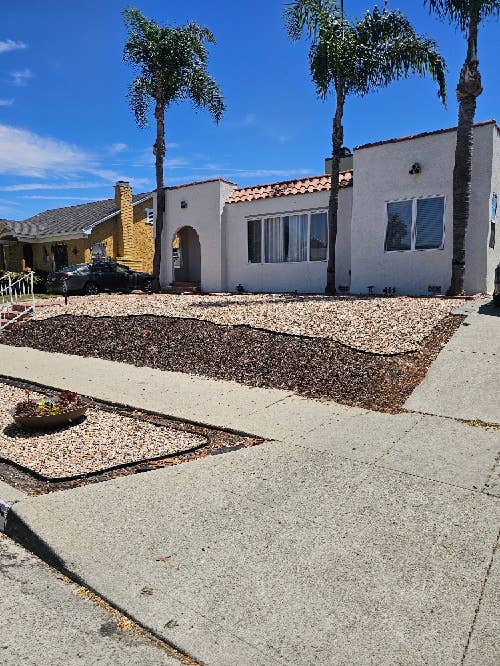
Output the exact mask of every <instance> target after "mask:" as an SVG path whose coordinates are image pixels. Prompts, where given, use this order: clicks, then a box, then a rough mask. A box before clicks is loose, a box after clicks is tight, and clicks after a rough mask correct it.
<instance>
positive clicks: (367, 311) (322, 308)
mask: <svg viewBox="0 0 500 666" xmlns="http://www.w3.org/2000/svg"><path fill="white" fill-rule="evenodd" d="M461 304H462V301H460V300H451V299H442V298H408V297H397V298H375V297H373V298H368V297H367V298H363V297H327V296H300V295H298V296H293V295H281V294H244V295H241V296H240V295H229V294H213V295H206V296H196V295H180V296H176V295H167V294H157V295H156V294H155V295H145V294H131V295H128V296H126V295H117V294H109V295H108V294H104V295H99V296H71V297H70V299H69V303H68V305H67V306H65V305H64V300H63V299H56V300H55V301H54V302H53V304H50V305H49V304H48V305H42V306H41V307H40V308H39V309H38V311H37V312H36V313H35V315H34V319H36V320H41V319H46V318H49V317H54V316H58V315H63V314H72V315H88V316H90V317H116V316H125V315H147V314H155V315H159V316H163V317H181V318H193V319H199V320H204V321H208V322H212V323H214V324H223V325H231V326H234V325H247V326H251V327H253V328H257V329H265V330H268V331H274V332H276V333H286V334H289V335H297V336H309V337H314V338H324V339H327V340H334V341H336V342H339V343H341V344H343V345H347V346H349V347H353V348H354V349H359V350H361V351H367V352H372V353H377V354H395V353H400V352H408V351H415V350H418V349H420V348H421V347H422V346H423V344H424V340H425V338H426V337H427V336H428V335H430V333H431V331H432V330H433V328H434V327H435V326H436V325H437V324H438V323H439V322H440V321H442V320H443V319H444V318H445V317H446V316H447V315H448V314H449V313H450V311H451V310H452V309H454V308H456V307H459V306H460V305H461Z"/></svg>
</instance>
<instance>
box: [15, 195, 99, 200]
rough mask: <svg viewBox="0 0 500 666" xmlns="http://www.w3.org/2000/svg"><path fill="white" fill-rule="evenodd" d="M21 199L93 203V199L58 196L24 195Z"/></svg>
mask: <svg viewBox="0 0 500 666" xmlns="http://www.w3.org/2000/svg"><path fill="white" fill-rule="evenodd" d="M21 198H22V199H51V200H57V201H95V198H94V197H68V196H67V195H66V196H60V195H56V194H54V195H49V194H26V195H25V196H23V197H21Z"/></svg>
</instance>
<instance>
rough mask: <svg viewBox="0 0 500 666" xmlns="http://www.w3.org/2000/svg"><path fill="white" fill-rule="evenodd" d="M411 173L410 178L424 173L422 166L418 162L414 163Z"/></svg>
mask: <svg viewBox="0 0 500 666" xmlns="http://www.w3.org/2000/svg"><path fill="white" fill-rule="evenodd" d="M409 173H410V176H416V175H417V174H419V173H422V167H421V166H420V164H419V163H418V162H414V163H413V164H412V165H411V169H410V171H409Z"/></svg>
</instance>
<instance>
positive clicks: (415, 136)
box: [354, 120, 497, 150]
mask: <svg viewBox="0 0 500 666" xmlns="http://www.w3.org/2000/svg"><path fill="white" fill-rule="evenodd" d="M496 124H497V121H496V120H483V121H482V122H480V123H474V127H482V126H483V125H496ZM456 131H457V128H456V127H448V129H439V130H434V131H432V132H421V133H420V134H410V135H408V136H401V137H399V138H397V139H385V140H384V141H374V142H373V143H364V144H363V145H361V146H356V147H355V148H354V150H361V149H363V148H373V147H374V146H383V145H385V144H386V143H399V142H400V141H411V140H412V139H421V138H423V137H425V136H433V135H434V134H447V133H448V132H456Z"/></svg>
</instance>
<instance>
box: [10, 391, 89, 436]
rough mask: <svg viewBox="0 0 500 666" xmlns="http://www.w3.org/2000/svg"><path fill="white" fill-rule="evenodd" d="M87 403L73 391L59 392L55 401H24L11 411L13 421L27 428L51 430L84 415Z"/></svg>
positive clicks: (28, 398) (28, 399) (44, 399)
mask: <svg viewBox="0 0 500 666" xmlns="http://www.w3.org/2000/svg"><path fill="white" fill-rule="evenodd" d="M87 408H88V402H87V401H86V400H84V399H83V398H82V397H81V396H80V395H78V393H75V392H74V391H61V392H60V393H59V395H58V396H57V398H56V399H55V400H48V399H46V398H43V399H42V400H38V401H36V400H32V399H31V398H30V395H29V393H28V397H27V399H26V400H22V401H21V402H18V403H17V405H16V406H15V407H14V409H13V410H12V415H13V417H14V421H15V422H16V423H17V424H18V425H21V426H24V427H27V428H52V427H57V426H61V425H65V424H67V423H71V422H72V421H75V420H76V419H79V418H81V417H82V416H84V415H85V413H86V411H87Z"/></svg>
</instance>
